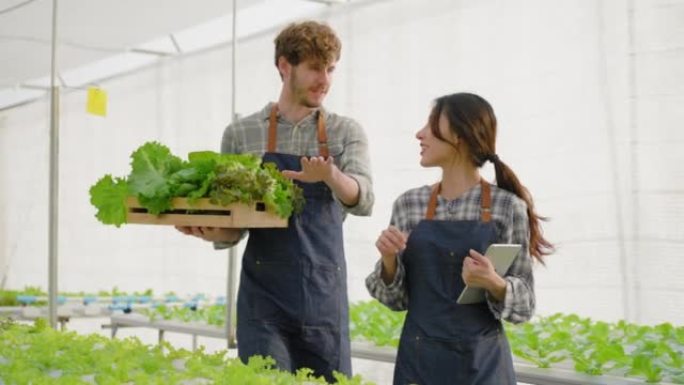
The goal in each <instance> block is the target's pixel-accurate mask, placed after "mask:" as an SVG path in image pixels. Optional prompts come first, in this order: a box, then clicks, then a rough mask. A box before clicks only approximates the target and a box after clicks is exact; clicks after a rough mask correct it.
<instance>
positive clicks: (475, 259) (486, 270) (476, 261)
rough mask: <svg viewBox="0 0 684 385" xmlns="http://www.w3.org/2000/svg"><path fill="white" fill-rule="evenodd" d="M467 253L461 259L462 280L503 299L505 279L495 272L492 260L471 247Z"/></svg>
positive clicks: (498, 298)
mask: <svg viewBox="0 0 684 385" xmlns="http://www.w3.org/2000/svg"><path fill="white" fill-rule="evenodd" d="M469 254H470V255H468V256H466V257H465V258H464V259H463V271H462V272H461V277H462V278H463V282H465V284H466V285H468V286H471V287H480V288H484V289H485V290H487V291H489V293H490V294H492V295H493V296H494V298H496V299H497V300H499V301H501V300H503V298H504V297H505V295H506V281H505V280H504V279H503V278H501V277H500V276H499V275H498V274H497V273H496V271H495V270H494V265H493V264H492V261H490V260H489V258H487V257H485V256H484V255H482V254H480V253H478V252H477V251H475V250H472V249H471V250H470V252H469Z"/></svg>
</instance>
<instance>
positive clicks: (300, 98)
mask: <svg viewBox="0 0 684 385" xmlns="http://www.w3.org/2000/svg"><path fill="white" fill-rule="evenodd" d="M290 85H291V86H290V88H291V91H292V95H294V98H295V100H296V101H297V103H299V104H301V105H302V106H304V107H307V108H318V107H320V106H321V102H317V101H312V100H309V98H308V93H309V89H308V88H304V87H299V86H298V85H297V76H296V75H295V73H294V72H293V73H292V77H291V78H290Z"/></svg>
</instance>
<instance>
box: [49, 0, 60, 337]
mask: <svg viewBox="0 0 684 385" xmlns="http://www.w3.org/2000/svg"><path fill="white" fill-rule="evenodd" d="M50 67H51V68H50V198H49V199H50V202H49V212H50V214H49V224H48V226H49V230H48V232H49V234H48V320H49V322H50V326H51V327H52V328H53V329H57V252H58V250H59V248H58V234H59V233H58V231H57V230H58V224H59V210H58V209H59V87H58V86H57V85H55V78H56V76H55V74H56V73H57V71H56V67H57V0H52V53H51V65H50Z"/></svg>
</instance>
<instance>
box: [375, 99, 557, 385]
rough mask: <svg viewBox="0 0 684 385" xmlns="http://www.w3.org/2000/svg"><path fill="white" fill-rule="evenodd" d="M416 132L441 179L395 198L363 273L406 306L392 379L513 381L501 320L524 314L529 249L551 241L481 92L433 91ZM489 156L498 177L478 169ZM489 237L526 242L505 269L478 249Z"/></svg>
mask: <svg viewBox="0 0 684 385" xmlns="http://www.w3.org/2000/svg"><path fill="white" fill-rule="evenodd" d="M416 138H418V140H419V141H420V148H421V152H420V155H421V159H420V164H421V166H423V167H440V168H441V169H442V179H441V181H440V182H439V183H436V184H434V185H433V186H423V187H419V188H415V189H411V190H409V191H407V192H405V193H404V194H402V195H401V196H400V197H399V198H398V199H397V200H396V201H395V203H394V207H393V209H392V219H391V222H390V226H389V227H388V228H387V229H386V230H384V231H383V232H382V233H381V234H380V236H379V237H378V240H377V242H376V247H377V248H378V251H380V254H381V260H380V261H379V262H378V264H377V266H376V269H375V271H374V272H373V273H371V274H370V275H369V276H368V278H367V279H366V286H367V287H368V290H369V292H370V293H371V295H372V296H373V297H375V298H377V299H378V300H379V301H380V302H382V303H384V304H385V305H387V306H388V307H390V308H391V309H393V310H408V312H407V315H406V321H405V323H404V328H403V330H402V335H401V339H400V342H399V352H398V356H397V362H396V366H395V371H394V384H395V385H404V384H420V385H432V384H458V385H467V384H473V385H474V384H477V385H485V384H486V385H490V384H491V385H506V384H515V373H514V372H513V362H512V357H511V351H510V347H509V346H508V341H507V340H506V336H505V334H504V331H503V327H502V325H501V320H502V319H503V320H506V321H510V322H513V323H519V322H524V321H527V320H529V319H530V317H531V316H532V314H533V312H534V306H535V296H534V280H533V276H532V258H535V259H537V260H538V261H540V262H541V261H542V258H543V256H544V255H547V254H550V253H551V252H552V251H553V246H552V245H551V244H550V243H549V242H548V241H547V240H546V239H544V237H543V235H542V231H541V226H540V220H541V218H540V217H539V216H538V215H537V214H536V213H535V211H534V206H533V204H532V198H531V196H530V194H529V193H528V191H527V189H526V188H525V187H523V186H522V185H521V184H520V182H519V181H518V178H517V177H516V176H515V174H514V173H513V171H512V170H511V169H510V168H509V167H508V166H507V165H506V164H505V163H504V162H503V161H501V160H500V159H499V157H498V156H497V155H496V145H495V138H496V118H495V116H494V111H493V110H492V107H491V106H490V105H489V103H488V102H487V101H486V100H484V99H483V98H481V97H480V96H477V95H474V94H468V93H459V94H453V95H447V96H443V97H441V98H439V99H437V100H436V102H435V106H434V108H433V110H432V113H431V114H430V117H429V120H428V123H427V124H426V125H425V127H423V128H422V129H421V130H420V131H418V134H417V135H416ZM486 161H490V162H492V163H493V164H494V168H495V171H496V181H497V184H496V185H490V184H489V183H487V182H485V181H484V180H483V179H482V178H481V177H480V173H479V169H480V167H482V165H483V164H484V163H485V162H486ZM493 243H517V244H521V245H522V249H521V252H520V253H519V254H518V256H517V257H516V258H515V260H514V261H513V264H512V265H511V267H510V268H509V270H508V272H507V273H506V274H505V276H504V277H500V276H499V275H497V274H496V272H495V271H494V267H493V265H492V263H491V262H490V261H489V260H488V259H487V258H485V257H483V255H482V253H484V251H485V250H486V248H487V247H488V246H489V245H490V244H493ZM465 285H468V286H471V287H480V288H483V289H485V290H486V301H485V302H483V303H479V304H473V305H460V304H458V303H457V302H456V299H457V298H458V296H459V294H460V293H461V291H462V290H463V288H464V287H465Z"/></svg>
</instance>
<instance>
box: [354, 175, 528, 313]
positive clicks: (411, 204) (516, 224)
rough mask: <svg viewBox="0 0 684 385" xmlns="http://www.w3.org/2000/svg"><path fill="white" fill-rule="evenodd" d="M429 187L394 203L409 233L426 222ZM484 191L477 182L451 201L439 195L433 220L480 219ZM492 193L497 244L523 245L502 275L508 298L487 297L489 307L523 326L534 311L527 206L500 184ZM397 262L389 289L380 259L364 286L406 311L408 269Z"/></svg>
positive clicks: (397, 220) (396, 222) (395, 218)
mask: <svg viewBox="0 0 684 385" xmlns="http://www.w3.org/2000/svg"><path fill="white" fill-rule="evenodd" d="M431 189H432V188H431V186H423V187H419V188H415V189H412V190H409V191H407V192H405V193H404V194H402V195H401V196H400V197H399V198H398V199H397V200H396V201H395V202H394V206H393V208H392V219H391V220H390V224H391V225H393V226H396V227H397V228H399V230H401V231H403V232H405V233H407V234H410V232H411V231H412V230H413V229H414V228H415V227H416V226H417V225H418V223H419V222H420V221H421V220H423V219H424V218H425V213H426V211H427V206H428V202H429V200H430V193H431V191H432V190H431ZM481 191H482V188H481V187H480V185H479V184H478V185H477V186H476V187H473V188H472V189H471V190H469V191H467V192H466V193H464V194H463V195H462V196H460V197H458V198H456V199H454V200H452V201H448V200H446V199H445V198H443V197H441V196H439V197H438V200H437V209H436V211H435V217H434V219H436V220H453V221H458V220H479V219H480V194H481ZM491 194H492V207H491V213H492V220H493V221H494V223H495V226H496V230H497V240H496V243H518V244H522V251H521V252H520V254H519V255H518V256H517V257H516V259H515V260H514V261H513V264H512V265H511V267H510V269H509V270H508V272H507V273H506V276H505V277H504V279H505V280H506V296H505V298H504V300H503V301H501V302H499V301H496V300H495V299H494V298H493V297H490V296H489V295H487V303H488V305H489V309H490V310H491V312H492V313H493V314H494V316H495V317H496V318H497V319H504V320H506V321H510V322H514V323H518V322H524V321H527V320H529V319H530V318H531V317H532V315H533V313H534V308H535V295H534V278H533V275H532V259H531V258H530V255H529V250H528V247H529V236H530V234H529V223H528V218H527V205H526V204H525V202H524V201H523V200H522V199H520V198H518V197H517V196H515V195H514V194H512V193H510V192H508V191H506V190H503V189H500V188H498V187H496V186H492V189H491ZM397 262H398V263H397V273H396V275H395V277H394V280H393V281H392V282H391V283H390V284H389V285H386V284H385V283H384V281H383V280H382V277H381V272H382V261H378V263H377V264H376V266H375V270H374V271H373V272H372V273H371V274H370V275H369V276H368V277H367V278H366V286H367V288H368V291H369V292H370V294H371V296H373V297H374V298H377V299H378V300H379V301H380V302H382V303H383V304H385V305H387V306H388V307H389V308H391V309H393V310H406V309H407V307H408V293H407V290H406V286H405V285H404V277H405V275H406V271H405V270H404V266H403V264H402V262H401V253H400V254H399V255H398V256H397Z"/></svg>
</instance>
